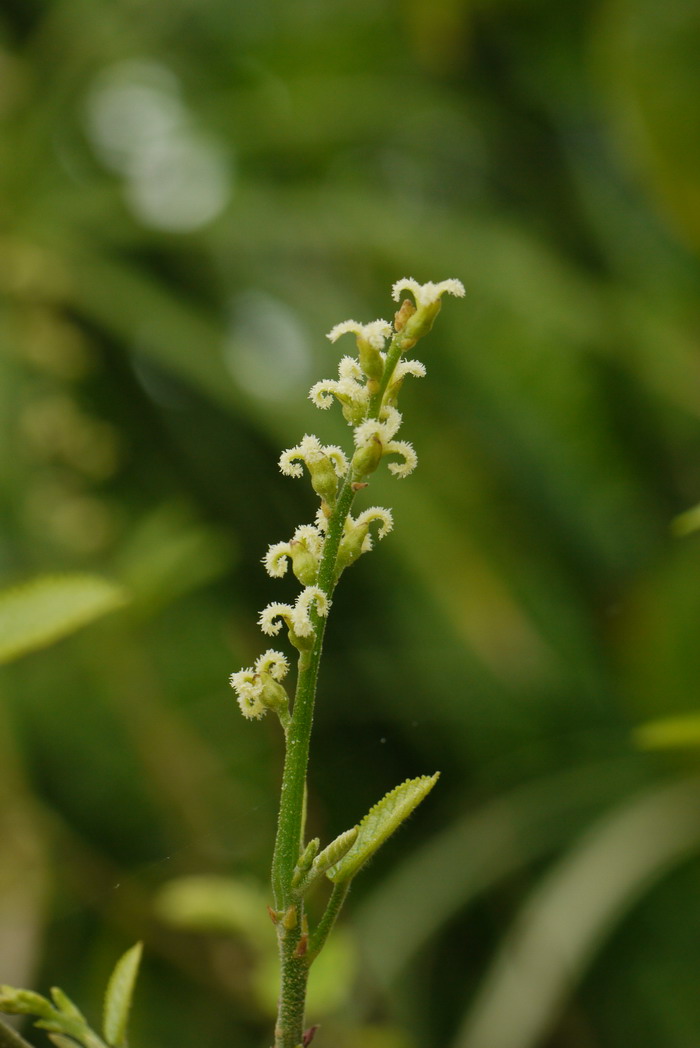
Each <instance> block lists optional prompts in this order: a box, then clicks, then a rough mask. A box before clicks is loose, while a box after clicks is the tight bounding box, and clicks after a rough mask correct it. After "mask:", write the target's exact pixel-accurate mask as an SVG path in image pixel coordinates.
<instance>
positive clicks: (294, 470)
mask: <svg viewBox="0 0 700 1048" xmlns="http://www.w3.org/2000/svg"><path fill="white" fill-rule="evenodd" d="M300 458H301V456H300V455H299V448H287V450H286V451H283V452H282V454H281V455H280V461H279V466H280V471H281V472H282V473H284V475H285V477H302V476H303V475H304V469H303V467H302V465H301V463H300V462H299V461H298V460H299V459H300Z"/></svg>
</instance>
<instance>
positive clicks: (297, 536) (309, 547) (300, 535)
mask: <svg viewBox="0 0 700 1048" xmlns="http://www.w3.org/2000/svg"><path fill="white" fill-rule="evenodd" d="M295 545H296V546H297V549H298V548H299V547H302V548H303V549H304V550H306V551H307V552H308V553H310V554H311V555H312V556H313V557H316V558H318V557H320V555H321V550H322V548H323V535H322V534H321V532H320V530H319V529H318V527H316V526H315V525H314V524H300V525H299V527H298V528H297V529H296V531H295V532H294V534H293V536H292V538H291V540H290V541H289V542H275V543H274V545H272V546H270V547H269V549H268V551H267V553H266V554H265V556H264V557H263V564H264V565H265V571H266V572H267V573H268V575H270V576H271V577H272V578H273V579H281V578H282V576H283V575H285V574H286V572H287V568H288V566H289V561H290V560H293V559H294V555H295V552H296V551H295V549H294V546H295Z"/></svg>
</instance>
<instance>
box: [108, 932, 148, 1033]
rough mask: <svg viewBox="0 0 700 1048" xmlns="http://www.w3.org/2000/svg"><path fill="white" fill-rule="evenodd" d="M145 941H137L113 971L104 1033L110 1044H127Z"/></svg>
mask: <svg viewBox="0 0 700 1048" xmlns="http://www.w3.org/2000/svg"><path fill="white" fill-rule="evenodd" d="M142 949H143V943H140V942H137V943H136V945H135V946H132V947H131V949H130V950H127V951H126V953H125V954H124V956H123V957H121V958H120V959H119V960H118V961H117V963H116V965H115V968H114V971H113V972H112V975H111V977H110V980H109V982H108V983H107V991H106V993H105V1004H104V1017H103V1028H102V1029H103V1033H104V1037H105V1040H106V1041H107V1043H108V1044H110V1045H113V1046H114V1048H121V1046H122V1045H125V1044H126V1027H127V1023H128V1021H129V1008H130V1007H131V998H132V995H133V992H134V986H135V984H136V976H137V975H138V970H139V963H140V961H141V951H142Z"/></svg>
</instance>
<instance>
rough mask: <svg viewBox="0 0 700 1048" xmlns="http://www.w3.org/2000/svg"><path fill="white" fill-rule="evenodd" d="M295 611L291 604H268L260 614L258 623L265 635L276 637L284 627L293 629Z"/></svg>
mask: <svg viewBox="0 0 700 1048" xmlns="http://www.w3.org/2000/svg"><path fill="white" fill-rule="evenodd" d="M293 616H294V609H293V608H292V606H291V605H290V604H268V605H267V607H266V608H263V610H262V611H261V612H260V618H259V619H258V623H259V626H260V629H261V630H262V631H263V633H266V634H267V635H268V636H269V637H274V636H276V635H277V634H278V633H279V631H280V630H281V629H282V626H283V625H285V624H286V625H287V627H291V625H292V620H293Z"/></svg>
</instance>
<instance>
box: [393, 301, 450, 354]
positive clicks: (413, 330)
mask: <svg viewBox="0 0 700 1048" xmlns="http://www.w3.org/2000/svg"><path fill="white" fill-rule="evenodd" d="M441 306H442V300H441V299H439V298H436V299H435V301H434V302H430V303H427V304H426V305H424V306H422V307H421V308H420V309H417V310H416V312H415V313H414V314H413V315H412V316H411V317H409V319H408V320H407V321H406V323H405V324H404V328H403V332H402V334H403V337H404V338H405V339H407V340H410V341H411V342H412V343H414V344H415V343H416V342H417V341H418V339H419V338H423V336H424V335H427V334H428V332H429V331H430V329H431V327H432V326H433V323H434V321H435V317H436V316H437V315H438V313H439V312H440V307H441ZM407 348H408V347H407Z"/></svg>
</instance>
